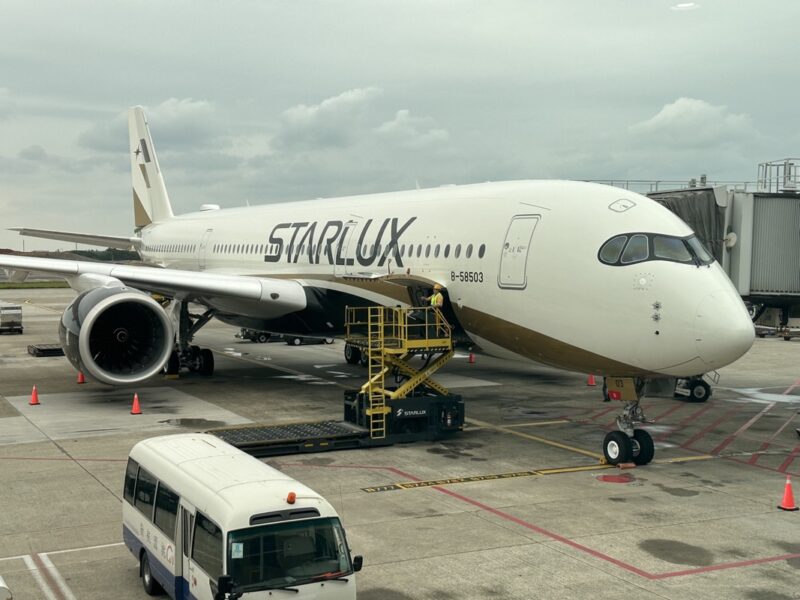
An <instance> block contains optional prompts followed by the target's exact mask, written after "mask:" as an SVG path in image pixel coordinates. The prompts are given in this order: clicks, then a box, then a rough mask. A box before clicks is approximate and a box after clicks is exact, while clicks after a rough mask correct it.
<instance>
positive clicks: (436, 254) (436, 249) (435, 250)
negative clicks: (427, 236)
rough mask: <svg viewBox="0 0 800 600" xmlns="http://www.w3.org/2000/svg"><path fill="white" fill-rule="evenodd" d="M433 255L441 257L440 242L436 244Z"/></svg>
mask: <svg viewBox="0 0 800 600" xmlns="http://www.w3.org/2000/svg"><path fill="white" fill-rule="evenodd" d="M433 257H434V258H439V244H436V248H434V249H433Z"/></svg>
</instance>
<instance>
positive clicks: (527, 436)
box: [466, 419, 603, 460]
mask: <svg viewBox="0 0 800 600" xmlns="http://www.w3.org/2000/svg"><path fill="white" fill-rule="evenodd" d="M466 421H467V423H475V424H476V425H480V426H481V427H487V428H489V429H494V430H495V431H501V432H503V433H510V434H511V435H516V436H517V437H521V438H524V439H526V440H531V441H534V442H539V443H540V444H546V445H548V446H553V447H555V448H561V449H562V450H569V451H570V452H577V453H578V454H583V455H584V456H589V457H591V458H596V459H597V460H601V459H602V458H603V455H602V454H598V453H597V452H589V451H588V450H584V449H582V448H576V447H575V446H570V445H568V444H562V443H561V442H554V441H553V440H548V439H546V438H543V437H539V436H538V435H531V434H530V433H522V432H521V431H514V430H513V429H509V428H508V427H501V426H500V425H492V424H491V423H486V422H485V421H478V420H477V419H467V420H466Z"/></svg>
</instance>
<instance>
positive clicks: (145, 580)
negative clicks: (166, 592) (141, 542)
mask: <svg viewBox="0 0 800 600" xmlns="http://www.w3.org/2000/svg"><path fill="white" fill-rule="evenodd" d="M139 573H141V575H142V587H143V588H144V592H145V594H147V595H148V596H160V595H161V594H162V593H163V591H162V588H161V586H160V585H159V583H158V582H157V581H156V580H155V577H153V573H152V572H151V571H150V559H149V558H148V557H147V552H146V551H145V552H142V558H141V561H140V563H139Z"/></svg>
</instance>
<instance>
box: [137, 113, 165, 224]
mask: <svg viewBox="0 0 800 600" xmlns="http://www.w3.org/2000/svg"><path fill="white" fill-rule="evenodd" d="M128 131H129V133H130V152H131V176H132V177H133V215H134V218H135V221H136V227H137V228H138V227H144V226H145V225H149V224H150V223H154V222H157V221H165V220H167V219H170V218H172V207H171V206H170V203H169V196H168V195H167V187H166V185H164V177H163V176H162V175H161V168H160V167H159V166H158V159H157V158H156V149H155V147H154V146H153V138H151V137H150V128H149V127H148V126H147V120H146V119H145V117H144V110H143V109H142V107H141V106H134V107H132V108H131V109H130V110H129V111H128Z"/></svg>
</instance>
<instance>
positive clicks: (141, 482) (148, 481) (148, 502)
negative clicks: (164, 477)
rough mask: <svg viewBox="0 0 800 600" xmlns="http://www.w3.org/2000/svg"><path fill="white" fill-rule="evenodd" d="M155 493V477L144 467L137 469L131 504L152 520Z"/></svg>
mask: <svg viewBox="0 0 800 600" xmlns="http://www.w3.org/2000/svg"><path fill="white" fill-rule="evenodd" d="M155 495H156V478H155V477H153V476H152V475H150V473H148V472H147V471H145V470H144V469H139V477H137V479H136V499H135V500H134V503H133V505H134V506H135V507H136V508H137V509H139V512H141V513H142V514H143V515H144V516H146V517H147V518H148V519H149V520H151V521H152V520H153V503H154V502H155Z"/></svg>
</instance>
